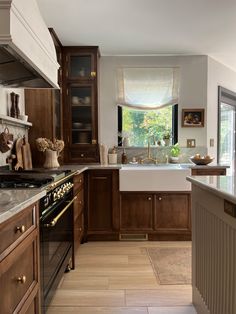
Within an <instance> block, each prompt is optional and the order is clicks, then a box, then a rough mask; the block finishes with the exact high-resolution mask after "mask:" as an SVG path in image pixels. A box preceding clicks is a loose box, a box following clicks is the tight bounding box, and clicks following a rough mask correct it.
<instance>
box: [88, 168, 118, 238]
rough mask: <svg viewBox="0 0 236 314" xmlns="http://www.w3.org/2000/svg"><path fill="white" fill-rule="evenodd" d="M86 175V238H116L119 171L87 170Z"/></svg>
mask: <svg viewBox="0 0 236 314" xmlns="http://www.w3.org/2000/svg"><path fill="white" fill-rule="evenodd" d="M87 175H88V177H87V193H88V194H87V199H88V203H87V211H86V212H87V215H86V223H85V225H86V234H87V238H88V239H96V240H98V239H100V240H102V239H108V240H109V239H110V240H112V239H118V236H119V235H118V232H119V171H118V170H105V169H104V170H89V171H88V174H87Z"/></svg>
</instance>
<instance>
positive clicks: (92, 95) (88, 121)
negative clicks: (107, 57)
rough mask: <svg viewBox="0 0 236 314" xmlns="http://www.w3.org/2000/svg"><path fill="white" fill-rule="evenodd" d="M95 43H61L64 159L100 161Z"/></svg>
mask: <svg viewBox="0 0 236 314" xmlns="http://www.w3.org/2000/svg"><path fill="white" fill-rule="evenodd" d="M98 58H99V51H98V47H63V71H62V72H63V94H64V98H63V125H64V140H65V144H66V146H65V162H67V163H68V162H69V163H89V162H98V161H99V152H98V80H97V70H98Z"/></svg>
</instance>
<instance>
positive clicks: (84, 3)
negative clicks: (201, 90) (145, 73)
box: [37, 0, 236, 71]
mask: <svg viewBox="0 0 236 314" xmlns="http://www.w3.org/2000/svg"><path fill="white" fill-rule="evenodd" d="M37 1H38V4H39V7H40V10H41V13H42V15H43V17H44V19H45V22H46V24H47V25H48V27H53V28H54V30H55V31H56V33H57V35H58V37H59V38H60V40H61V42H62V44H63V45H67V46H71V45H75V46H77V45H78V46H79V45H98V46H99V47H100V51H101V54H102V55H109V56H111V55H158V54H171V55H173V54H174V55H176V54H177V55H178V54H193V55H195V54H207V55H210V56H212V57H213V58H215V59H216V60H218V61H220V62H222V63H224V64H225V65H227V66H229V67H231V68H233V69H234V70H235V71H236V0H37Z"/></svg>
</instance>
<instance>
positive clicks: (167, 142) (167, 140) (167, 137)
mask: <svg viewBox="0 0 236 314" xmlns="http://www.w3.org/2000/svg"><path fill="white" fill-rule="evenodd" d="M170 139H171V133H170V131H166V132H165V133H164V135H163V141H164V142H165V146H169V145H170Z"/></svg>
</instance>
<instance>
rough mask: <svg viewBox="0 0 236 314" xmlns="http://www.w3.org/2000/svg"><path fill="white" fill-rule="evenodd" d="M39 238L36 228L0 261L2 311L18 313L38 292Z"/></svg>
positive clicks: (5, 313) (3, 313)
mask: <svg viewBox="0 0 236 314" xmlns="http://www.w3.org/2000/svg"><path fill="white" fill-rule="evenodd" d="M38 280H39V278H38V239H37V230H34V231H33V232H32V233H31V234H30V235H29V236H28V237H27V238H26V239H25V240H24V241H22V242H21V243H20V244H19V245H18V246H17V247H16V248H15V249H14V250H13V251H12V252H11V253H10V254H9V255H8V256H7V257H6V258H5V259H4V260H3V261H2V262H1V263H0V292H1V311H0V312H1V313H2V314H8V313H13V312H14V311H15V312H14V313H18V312H19V310H20V309H21V307H22V306H23V305H24V303H25V302H28V300H32V298H33V297H35V295H36V294H37V292H38V288H39V283H38Z"/></svg>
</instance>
